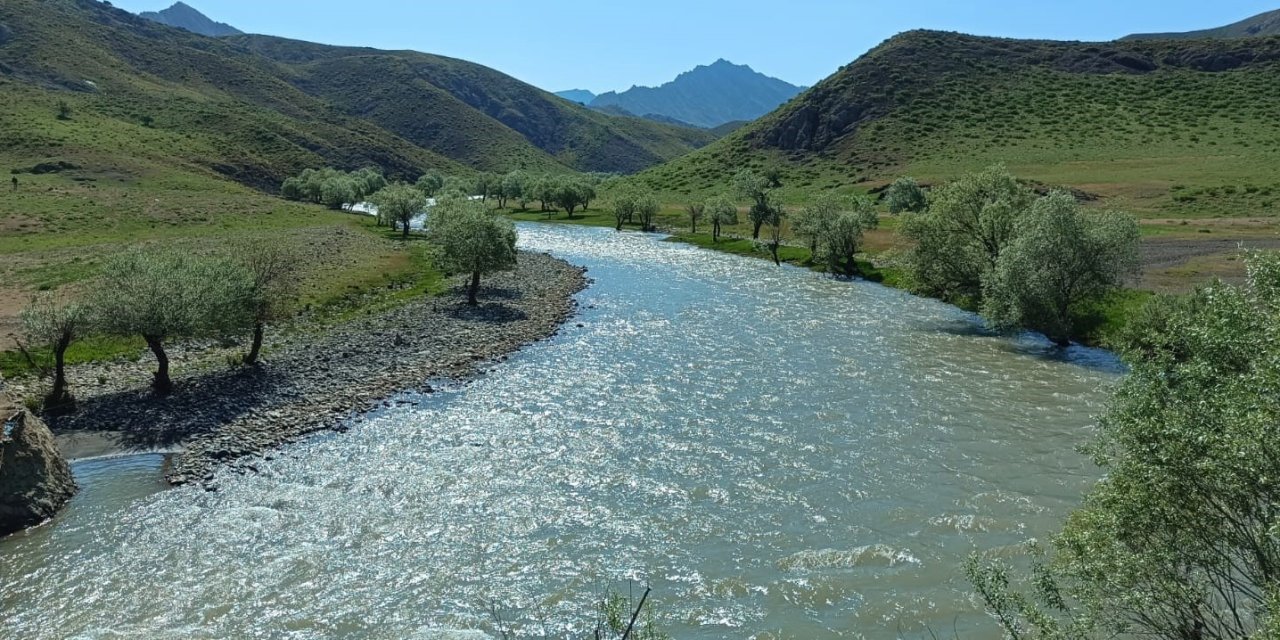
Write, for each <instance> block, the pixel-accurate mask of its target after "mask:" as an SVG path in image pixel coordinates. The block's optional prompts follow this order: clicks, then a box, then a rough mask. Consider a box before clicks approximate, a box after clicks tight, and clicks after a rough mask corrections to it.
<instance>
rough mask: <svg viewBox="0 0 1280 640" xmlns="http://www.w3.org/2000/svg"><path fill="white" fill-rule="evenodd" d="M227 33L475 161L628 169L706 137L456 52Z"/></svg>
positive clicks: (365, 113)
mask: <svg viewBox="0 0 1280 640" xmlns="http://www.w3.org/2000/svg"><path fill="white" fill-rule="evenodd" d="M228 41H229V42H231V43H233V44H235V45H239V46H242V47H244V48H245V49H246V50H248V51H252V52H253V53H256V54H260V55H262V56H264V57H267V58H271V59H273V60H275V61H277V62H279V63H280V64H281V65H283V67H284V68H285V69H286V70H287V75H286V77H288V78H289V79H290V81H291V82H293V83H294V84H295V85H296V86H297V87H299V88H300V89H302V90H303V91H306V92H307V93H310V94H313V95H316V96H319V97H322V98H324V99H325V100H328V101H330V102H332V103H333V104H335V105H337V106H339V107H340V108H342V109H343V110H344V111H346V112H347V113H349V114H352V115H358V116H360V117H363V118H367V119H369V120H371V121H373V122H375V123H377V124H379V125H381V126H383V127H384V128H386V129H388V130H390V131H392V132H394V133H396V134H398V135H400V136H402V137H404V138H405V139H407V140H410V141H411V142H413V143H415V144H418V145H420V146H423V147H426V148H428V149H432V150H434V151H436V152H438V153H442V154H444V155H447V156H449V157H451V158H456V159H459V160H461V161H463V162H465V163H467V164H469V165H470V166H473V167H477V168H484V169H493V170H500V169H507V168H540V169H545V168H547V167H548V166H550V165H552V164H559V165H562V166H568V167H571V168H574V169H578V170H581V171H609V172H623V173H629V172H634V171H638V170H640V169H644V168H646V167H650V166H653V165H655V164H658V163H660V162H662V161H664V160H669V159H671V158H674V157H675V156H678V155H681V154H683V153H686V152H688V151H690V150H692V149H694V148H696V147H701V146H704V145H706V144H709V143H710V142H711V141H712V140H713V139H714V136H712V135H711V134H709V133H706V132H703V131H696V130H689V129H688V128H687V127H678V126H671V125H666V124H661V123H655V122H651V121H649V120H645V119H641V118H628V117H617V116H610V115H606V114H601V113H598V112H595V111H593V110H591V109H588V108H586V107H583V106H581V105H576V104H572V103H568V102H566V101H565V100H563V99H561V98H559V97H557V96H555V95H554V94H551V93H548V92H546V91H543V90H541V89H538V88H536V87H534V86H532V85H528V84H525V83H523V82H520V81H519V80H516V79H515V78H512V77H510V76H507V75H505V74H502V73H499V72H497V71H494V70H493V69H489V68H487V67H484V66H481V65H478V64H474V63H471V62H467V61H465V60H458V59H455V58H447V57H444V56H436V55H431V54H426V53H418V52H415V51H381V50H377V49H366V48H354V47H331V46H325V45H318V44H313V43H309V42H299V41H296V40H286V39H283V38H273V37H269V36H237V37H233V38H229V39H228ZM423 114H434V116H435V117H431V118H424V117H423Z"/></svg>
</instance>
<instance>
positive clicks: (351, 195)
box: [280, 167, 387, 211]
mask: <svg viewBox="0 0 1280 640" xmlns="http://www.w3.org/2000/svg"><path fill="white" fill-rule="evenodd" d="M386 184H387V180H386V178H384V177H383V176H382V173H381V172H380V171H378V170H377V169H374V168H371V167H366V168H364V169H361V170H359V171H353V172H351V173H344V172H342V171H338V170H337V169H333V168H324V169H307V170H305V171H303V172H302V173H301V174H299V175H297V176H294V177H292V178H287V179H285V181H284V182H283V183H282V184H281V185H280V195H281V196H283V197H284V198H286V199H288V200H301V201H306V202H314V203H316V204H323V205H325V206H326V207H328V208H330V209H332V210H334V211H339V210H342V209H349V208H350V207H352V206H354V205H357V204H359V203H361V202H364V200H365V198H368V197H369V196H371V195H373V194H374V193H376V192H377V191H378V190H379V189H381V188H383V187H384V186H386Z"/></svg>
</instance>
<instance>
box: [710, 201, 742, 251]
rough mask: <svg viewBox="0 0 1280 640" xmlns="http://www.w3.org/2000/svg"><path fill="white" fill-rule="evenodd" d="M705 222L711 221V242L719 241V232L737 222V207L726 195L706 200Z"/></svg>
mask: <svg viewBox="0 0 1280 640" xmlns="http://www.w3.org/2000/svg"><path fill="white" fill-rule="evenodd" d="M706 207H707V214H706V215H707V222H710V223H711V240H712V242H719V241H720V232H721V231H722V230H723V229H724V228H725V227H727V226H732V225H735V224H738V207H736V206H734V204H733V201H732V200H730V199H729V198H728V197H727V196H716V197H714V198H711V199H710V200H707V205H706Z"/></svg>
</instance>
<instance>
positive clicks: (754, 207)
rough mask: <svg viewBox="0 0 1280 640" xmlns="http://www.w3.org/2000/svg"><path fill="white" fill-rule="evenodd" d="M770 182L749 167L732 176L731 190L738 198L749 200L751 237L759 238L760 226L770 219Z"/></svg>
mask: <svg viewBox="0 0 1280 640" xmlns="http://www.w3.org/2000/svg"><path fill="white" fill-rule="evenodd" d="M772 184H773V183H772V182H771V181H770V180H769V178H768V177H766V176H763V175H760V174H758V173H756V172H754V171H752V170H750V169H743V170H742V171H739V172H738V173H737V174H735V175H734V176H733V190H734V193H736V194H737V195H738V197H739V198H744V199H746V200H750V201H751V208H750V210H749V211H748V214H747V215H748V217H749V218H750V219H751V239H752V240H759V239H760V228H761V227H763V226H764V225H765V224H768V223H769V222H770V220H771V218H770V216H771V215H772V210H771V208H770V206H769V204H770V203H769V192H770V190H771V188H772Z"/></svg>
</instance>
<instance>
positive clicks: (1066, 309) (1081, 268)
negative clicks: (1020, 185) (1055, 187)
mask: <svg viewBox="0 0 1280 640" xmlns="http://www.w3.org/2000/svg"><path fill="white" fill-rule="evenodd" d="M1138 240H1139V231H1138V222H1137V220H1135V219H1134V218H1133V217H1132V216H1129V215H1125V214H1122V213H1114V212H1098V213H1088V212H1085V211H1083V210H1082V209H1081V207H1080V205H1079V204H1078V203H1077V202H1076V200H1075V198H1074V197H1072V195H1071V194H1069V193H1065V192H1055V193H1053V194H1050V195H1049V196H1047V197H1045V198H1040V199H1039V200H1037V201H1036V202H1035V203H1034V204H1032V205H1031V207H1030V209H1029V210H1028V211H1027V213H1026V215H1024V216H1023V217H1022V218H1021V219H1020V220H1019V222H1018V233H1017V237H1016V238H1015V239H1014V240H1013V241H1012V242H1011V243H1009V246H1008V247H1007V248H1006V249H1005V250H1004V251H1003V252H1001V254H1000V257H999V259H998V260H997V262H996V267H995V269H994V270H993V271H992V273H991V275H990V277H988V278H987V279H986V281H985V282H984V283H983V291H982V300H983V302H982V315H983V316H984V317H986V319H987V320H988V322H990V323H991V324H992V325H993V326H994V327H995V328H997V329H1001V330H1010V329H1019V328H1025V329H1032V330H1034V331H1039V332H1041V333H1043V334H1044V335H1045V336H1046V337H1048V338H1049V339H1050V340H1052V341H1054V342H1055V343H1057V344H1059V345H1066V344H1069V343H1070V339H1071V336H1072V334H1073V329H1074V324H1075V323H1074V317H1075V314H1076V312H1077V311H1079V307H1080V305H1081V304H1084V303H1087V302H1090V301H1095V300H1098V299H1101V298H1102V297H1103V296H1105V295H1106V294H1107V293H1109V292H1110V291H1112V290H1114V289H1116V288H1118V287H1119V286H1120V284H1121V282H1122V280H1123V278H1124V277H1125V276H1127V275H1130V274H1132V273H1133V272H1134V271H1135V270H1136V269H1137V266H1138Z"/></svg>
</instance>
